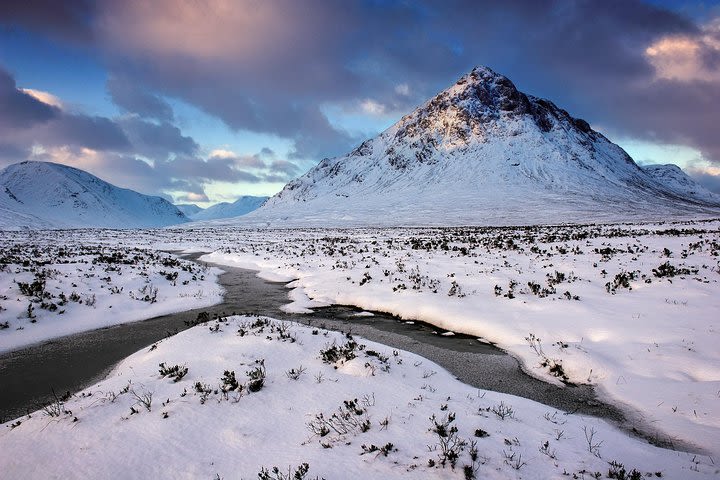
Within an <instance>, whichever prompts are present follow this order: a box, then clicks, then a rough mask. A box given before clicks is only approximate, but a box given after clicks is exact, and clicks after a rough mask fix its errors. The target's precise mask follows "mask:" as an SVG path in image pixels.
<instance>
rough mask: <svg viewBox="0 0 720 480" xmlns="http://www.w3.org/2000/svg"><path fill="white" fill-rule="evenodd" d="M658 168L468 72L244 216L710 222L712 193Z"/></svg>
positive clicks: (481, 71)
mask: <svg viewBox="0 0 720 480" xmlns="http://www.w3.org/2000/svg"><path fill="white" fill-rule="evenodd" d="M651 173H654V174H651ZM660 173H661V172H659V171H656V172H649V171H644V170H642V169H640V168H639V167H638V165H637V164H636V163H635V162H634V161H633V160H632V158H630V156H629V155H628V154H627V153H626V152H625V151H624V150H623V149H622V148H620V147H619V146H618V145H615V144H614V143H612V142H610V141H609V140H608V139H607V138H605V137H604V136H603V135H602V134H600V133H598V132H596V131H595V130H593V129H592V128H591V127H590V125H589V124H588V122H586V121H584V120H581V119H579V118H575V117H573V116H571V115H570V114H569V113H568V112H566V111H565V110H563V109H561V108H559V107H557V106H556V105H555V104H554V103H553V102H551V101H549V100H545V99H542V98H538V97H534V96H532V95H527V94H525V93H523V92H521V91H519V90H518V89H517V87H516V86H515V85H514V84H513V82H512V81H510V80H509V79H508V78H507V77H505V76H503V75H501V74H499V73H496V72H495V71H493V70H492V69H490V68H487V67H476V68H474V69H473V70H472V71H470V72H469V73H467V74H465V75H463V76H462V77H461V78H460V79H459V80H457V81H456V82H455V83H454V84H452V85H451V86H449V87H448V88H447V89H445V90H443V91H442V92H440V93H438V94H437V95H435V96H434V97H432V98H431V99H430V100H428V101H427V102H425V103H424V104H423V105H421V106H420V107H418V108H417V109H416V110H414V111H413V112H411V113H409V114H407V115H405V116H404V117H402V118H401V119H400V121H398V122H397V123H396V124H395V125H393V126H391V127H390V128H388V129H387V130H386V131H384V132H382V133H381V134H380V135H378V136H377V137H375V138H372V139H369V140H366V141H365V142H363V143H362V144H361V145H360V146H359V147H357V148H356V149H355V150H353V151H352V152H350V153H349V154H347V155H344V156H341V157H336V158H332V159H325V160H323V161H322V162H320V163H319V164H318V165H317V166H316V167H315V168H313V169H311V170H310V171H309V172H308V173H306V174H305V175H303V176H302V177H300V178H298V179H296V180H293V181H292V182H290V183H288V184H287V185H286V186H285V188H284V189H283V190H282V191H281V192H280V193H278V194H277V195H275V196H274V197H272V198H271V199H269V200H268V201H267V202H266V203H265V205H264V206H263V207H261V208H260V209H258V210H257V211H255V212H252V213H250V214H248V215H247V217H246V218H247V220H249V221H250V220H252V219H258V220H260V221H264V222H266V223H267V222H268V221H273V220H275V221H278V222H280V223H283V224H285V222H287V221H292V220H293V219H295V220H296V221H297V223H298V224H308V223H312V222H317V224H327V223H328V222H335V223H338V224H345V225H347V224H355V225H366V224H383V225H392V224H395V225H397V224H404V225H417V224H424V225H429V224H434V225H437V224H444V225H448V224H465V225H467V224H482V225H488V224H489V225H507V224H511V225H518V224H537V223H558V222H568V221H574V222H591V221H602V220H612V221H617V220H619V219H632V218H644V219H647V218H651V217H652V216H655V217H663V216H671V215H688V214H690V215H692V214H707V213H711V214H713V215H717V213H718V207H719V206H720V201H719V200H718V198H717V197H715V196H706V197H703V198H699V197H698V195H696V194H695V193H694V187H692V185H690V184H689V183H687V182H684V179H683V178H682V176H684V173H682V172H679V173H678V172H669V173H668V174H666V175H663V176H661V175H660ZM670 173H672V175H677V178H675V177H673V178H674V180H673V182H674V185H675V187H674V188H669V187H668V185H667V183H668V181H669V180H668V179H669V178H670V177H671V175H670ZM690 187H692V188H690Z"/></svg>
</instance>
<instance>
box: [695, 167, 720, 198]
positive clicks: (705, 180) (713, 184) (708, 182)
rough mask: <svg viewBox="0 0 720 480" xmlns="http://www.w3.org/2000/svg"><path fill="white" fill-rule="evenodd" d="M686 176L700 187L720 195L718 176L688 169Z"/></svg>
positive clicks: (719, 179)
mask: <svg viewBox="0 0 720 480" xmlns="http://www.w3.org/2000/svg"><path fill="white" fill-rule="evenodd" d="M687 173H688V175H690V177H691V178H692V179H693V180H695V181H696V182H698V183H699V184H700V185H702V186H703V187H705V188H706V189H708V190H710V191H711V192H713V193H716V194H718V195H720V175H712V174H710V173H708V172H706V171H704V170H703V169H697V168H689V169H687Z"/></svg>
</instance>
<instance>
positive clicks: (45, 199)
mask: <svg viewBox="0 0 720 480" xmlns="http://www.w3.org/2000/svg"><path fill="white" fill-rule="evenodd" d="M187 221H188V219H187V218H186V217H185V215H183V214H182V212H180V210H178V209H177V208H176V207H175V206H174V205H172V204H171V203H170V202H168V201H167V200H165V199H164V198H161V197H153V196H149V195H143V194H140V193H138V192H135V191H133V190H128V189H125V188H119V187H116V186H114V185H112V184H110V183H108V182H106V181H104V180H101V179H99V178H98V177H96V176H94V175H91V174H90V173H88V172H85V171H83V170H80V169H77V168H73V167H69V166H66V165H60V164H57V163H51V162H36V161H32V162H31V161H26V162H20V163H16V164H14V165H10V166H8V167H6V168H5V169H3V170H2V171H0V229H3V230H6V229H18V228H85V227H88V228H90V227H97V228H156V227H165V226H168V225H175V224H179V223H184V222H187Z"/></svg>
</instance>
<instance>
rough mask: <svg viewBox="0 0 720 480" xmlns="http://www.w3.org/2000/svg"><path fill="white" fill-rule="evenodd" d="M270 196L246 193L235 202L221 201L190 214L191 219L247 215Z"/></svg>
mask: <svg viewBox="0 0 720 480" xmlns="http://www.w3.org/2000/svg"><path fill="white" fill-rule="evenodd" d="M267 199H268V197H253V196H250V195H245V196H242V197H240V198H238V199H237V200H235V201H234V202H233V203H228V202H221V203H217V204H215V205H213V206H211V207H208V208H206V209H204V210H200V211H198V212H195V213H191V214H190V215H188V216H189V217H190V219H191V220H214V219H218V218H232V217H239V216H241V215H245V214H247V213H250V212H252V211H253V210H257V209H258V208H259V207H260V206H261V205H262V204H263V203H264V202H265V200H267Z"/></svg>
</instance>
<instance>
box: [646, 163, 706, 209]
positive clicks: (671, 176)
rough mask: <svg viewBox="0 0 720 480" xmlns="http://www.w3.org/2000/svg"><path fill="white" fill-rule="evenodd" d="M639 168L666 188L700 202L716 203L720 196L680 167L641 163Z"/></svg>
mask: <svg viewBox="0 0 720 480" xmlns="http://www.w3.org/2000/svg"><path fill="white" fill-rule="evenodd" d="M640 168H642V169H643V171H645V172H646V173H648V174H649V175H650V176H651V177H653V178H654V179H655V180H657V181H658V183H661V184H662V185H663V186H665V187H666V188H668V189H670V190H673V191H675V192H677V193H678V194H679V195H682V196H684V197H689V198H693V199H696V200H699V201H701V202H707V203H717V202H718V199H720V197H719V196H718V195H717V194H715V193H713V192H711V191H710V190H708V189H706V188H705V187H703V186H702V185H700V184H699V183H697V182H696V181H695V180H693V179H692V178H690V177H689V176H688V175H687V174H686V173H685V172H683V171H682V169H681V168H680V167H678V166H677V165H674V164H672V163H670V164H667V165H642V166H641V167H640Z"/></svg>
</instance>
